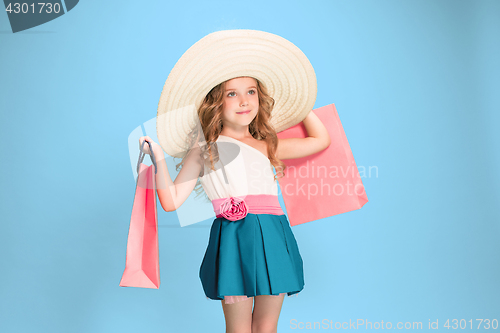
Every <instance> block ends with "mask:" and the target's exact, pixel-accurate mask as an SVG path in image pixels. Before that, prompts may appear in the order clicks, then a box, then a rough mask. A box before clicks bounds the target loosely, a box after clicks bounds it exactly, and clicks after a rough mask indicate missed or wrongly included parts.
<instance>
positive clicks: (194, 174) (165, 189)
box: [139, 136, 203, 212]
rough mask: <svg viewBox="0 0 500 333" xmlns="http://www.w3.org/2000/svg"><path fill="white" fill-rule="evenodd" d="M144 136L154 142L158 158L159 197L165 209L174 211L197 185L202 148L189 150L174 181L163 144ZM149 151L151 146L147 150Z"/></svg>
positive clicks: (157, 189) (157, 188)
mask: <svg viewBox="0 0 500 333" xmlns="http://www.w3.org/2000/svg"><path fill="white" fill-rule="evenodd" d="M143 138H146V140H147V141H149V142H151V143H152V146H153V152H154V154H155V158H156V165H157V167H158V172H157V173H156V191H157V193H158V199H159V200H160V203H161V206H162V208H163V209H164V210H165V211H167V212H172V211H174V210H176V209H177V208H179V207H180V206H181V205H182V204H183V203H184V201H186V199H187V198H188V197H189V195H190V194H191V192H192V191H193V189H194V187H195V186H196V182H197V180H198V177H199V175H200V173H201V168H202V166H203V163H202V161H201V156H200V148H199V147H197V148H195V149H192V150H190V151H189V152H188V155H187V156H186V158H185V160H184V165H183V166H182V168H181V171H180V172H179V174H178V175H177V178H175V181H172V179H171V178H170V174H169V172H168V168H167V163H166V161H165V155H164V153H163V149H162V148H161V146H160V145H159V144H157V143H154V141H153V140H151V139H150V138H149V137H148V136H146V137H141V139H142V140H144V139H143ZM141 139H139V142H140V143H142V141H141ZM146 147H147V145H146ZM148 151H149V148H148V149H147V151H146V152H148Z"/></svg>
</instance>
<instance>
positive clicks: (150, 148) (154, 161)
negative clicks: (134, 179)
mask: <svg viewBox="0 0 500 333" xmlns="http://www.w3.org/2000/svg"><path fill="white" fill-rule="evenodd" d="M146 142H147V143H148V145H149V151H150V152H151V161H152V162H153V165H154V166H155V174H156V172H157V171H158V170H157V169H158V168H157V166H156V158H155V154H154V153H153V148H152V147H151V142H149V141H146V140H144V141H143V142H142V146H141V151H140V152H139V161H137V173H139V166H140V165H141V163H142V161H143V160H144V156H145V155H146V153H145V152H144V150H143V149H144V144H145V143H146Z"/></svg>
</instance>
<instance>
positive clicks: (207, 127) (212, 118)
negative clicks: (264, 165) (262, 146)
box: [176, 78, 286, 199]
mask: <svg viewBox="0 0 500 333" xmlns="http://www.w3.org/2000/svg"><path fill="white" fill-rule="evenodd" d="M254 79H255V78H254ZM227 81H229V80H227ZM227 81H224V82H222V83H220V84H218V85H217V86H215V87H213V88H212V90H210V91H209V92H208V94H207V95H206V96H205V98H204V99H203V102H202V103H201V105H200V107H199V108H198V117H199V119H200V124H201V131H202V133H200V130H199V129H195V130H193V132H192V133H191V134H190V135H189V147H193V146H195V145H196V144H197V142H199V141H200V140H199V139H200V136H201V135H204V138H205V141H206V145H203V146H202V147H200V148H201V154H202V159H203V163H204V165H205V166H208V167H209V168H210V169H211V170H214V171H215V167H214V163H216V162H217V161H218V160H219V152H218V150H217V145H216V144H215V143H216V141H217V139H218V137H219V135H220V133H221V132H222V128H223V124H222V110H223V103H224V92H225V91H226V88H225V86H226V82H227ZM255 81H257V92H258V96H259V112H258V113H257V115H256V116H255V118H254V119H253V120H252V122H251V123H250V124H249V125H248V129H249V131H250V134H251V135H252V136H253V137H254V138H255V139H257V140H263V141H265V142H266V144H267V147H268V153H269V156H268V157H269V160H270V162H271V164H272V165H273V166H274V168H275V169H276V175H275V176H274V179H275V181H276V180H277V179H278V178H281V177H283V176H284V175H285V169H286V165H285V163H283V162H282V161H281V160H280V159H278V158H277V157H276V150H277V148H278V136H277V134H276V130H275V129H274V128H273V127H272V125H271V122H270V119H271V111H272V110H273V107H274V104H275V101H274V98H272V97H271V96H269V94H268V92H267V89H266V87H265V86H264V85H263V84H262V83H260V81H259V80H257V79H255ZM186 156H187V154H186ZM186 156H184V157H183V158H182V161H181V162H180V163H178V164H177V165H176V170H177V171H179V170H180V167H182V166H183V165H184V162H185V158H186ZM203 169H204V168H202V171H201V173H200V176H201V175H203V173H204V170H203ZM194 191H195V192H196V193H197V196H196V197H198V196H199V195H200V194H202V193H204V191H203V188H202V186H201V182H200V179H199V178H198V181H197V183H196V186H195V188H194ZM205 198H206V199H208V197H206V194H205Z"/></svg>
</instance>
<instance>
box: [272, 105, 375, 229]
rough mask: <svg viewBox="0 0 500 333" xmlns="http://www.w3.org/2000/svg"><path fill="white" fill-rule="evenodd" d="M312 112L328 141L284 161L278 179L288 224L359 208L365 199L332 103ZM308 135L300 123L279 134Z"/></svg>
mask: <svg viewBox="0 0 500 333" xmlns="http://www.w3.org/2000/svg"><path fill="white" fill-rule="evenodd" d="M311 112H314V114H315V115H316V116H318V118H319V119H320V120H321V121H322V122H323V124H324V125H325V127H326V128H327V130H328V133H329V135H330V139H331V144H330V146H329V147H328V148H326V149H325V150H323V151H321V152H319V153H316V154H314V155H309V156H306V157H303V158H297V159H290V160H283V162H284V163H285V164H286V166H287V167H286V169H285V176H284V177H282V178H279V179H278V182H279V185H280V189H281V194H282V196H283V201H284V203H285V207H286V211H287V214H288V219H289V221H290V225H291V226H294V225H297V224H302V223H306V222H311V221H315V220H319V219H322V218H325V217H329V216H333V215H337V214H341V213H345V212H350V211H353V210H356V209H360V208H361V207H363V205H364V204H365V203H367V202H368V198H367V196H366V192H365V189H364V186H363V183H362V182H361V177H360V176H359V172H358V167H357V166H356V164H355V162H354V157H353V155H352V152H351V148H350V147H349V143H348V142H347V138H346V136H345V133H344V128H343V127H342V124H341V122H340V119H339V115H338V114H337V110H336V109H335V105H334V104H330V105H326V106H323V107H321V108H318V109H316V110H312V111H311ZM307 136H308V135H307V131H306V129H305V127H304V124H303V123H302V122H300V123H299V124H297V125H295V126H293V127H290V128H288V129H286V130H284V131H282V132H280V133H278V138H280V139H288V138H305V137H307Z"/></svg>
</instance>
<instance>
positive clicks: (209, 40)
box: [156, 29, 317, 157]
mask: <svg viewBox="0 0 500 333" xmlns="http://www.w3.org/2000/svg"><path fill="white" fill-rule="evenodd" d="M241 76H249V77H253V78H255V79H258V80H259V81H260V82H261V83H262V84H263V85H264V86H265V87H266V88H267V92H268V94H269V95H270V96H271V97H273V98H274V100H275V105H274V108H273V110H272V113H271V125H272V126H273V127H274V129H275V130H276V132H277V133H279V132H281V131H283V130H285V129H287V128H289V127H292V126H294V125H296V124H298V123H299V122H301V121H302V120H304V118H305V117H306V116H307V114H308V113H309V112H310V111H311V110H312V108H313V107H314V103H315V101H316V94H317V83H316V74H315V73H314V69H313V67H312V65H311V63H310V62H309V59H307V57H306V56H305V54H304V53H303V52H302V51H301V50H300V49H299V48H298V47H297V46H295V45H294V44H293V43H291V42H290V41H288V40H286V39H285V38H283V37H280V36H278V35H275V34H272V33H269V32H264V31H258V30H246V29H236V30H222V31H216V32H213V33H210V34H208V35H207V36H205V37H203V38H202V39H200V40H199V41H198V42H196V43H195V44H194V45H193V46H191V47H190V48H189V49H188V50H187V51H186V52H185V53H184V54H183V55H182V56H181V58H180V59H179V60H178V61H177V63H176V64H175V66H174V68H173V69H172V70H171V72H170V74H169V75H168V78H167V81H166V82H165V85H164V87H163V90H162V93H161V96H160V102H159V103H158V113H157V117H156V121H157V123H156V130H157V135H158V141H159V144H160V145H161V147H162V148H163V150H164V151H165V152H166V153H167V154H169V155H171V156H173V157H183V156H184V155H185V154H186V152H187V151H188V150H189V149H190V147H189V146H188V145H189V140H188V134H190V133H191V132H192V131H193V129H194V128H195V127H196V126H199V119H198V108H199V106H200V105H201V103H202V102H203V99H204V98H205V96H206V95H207V93H208V92H209V91H210V90H211V89H212V88H213V87H215V86H216V85H218V84H219V83H222V82H224V81H226V80H229V79H233V78H235V77H241Z"/></svg>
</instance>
